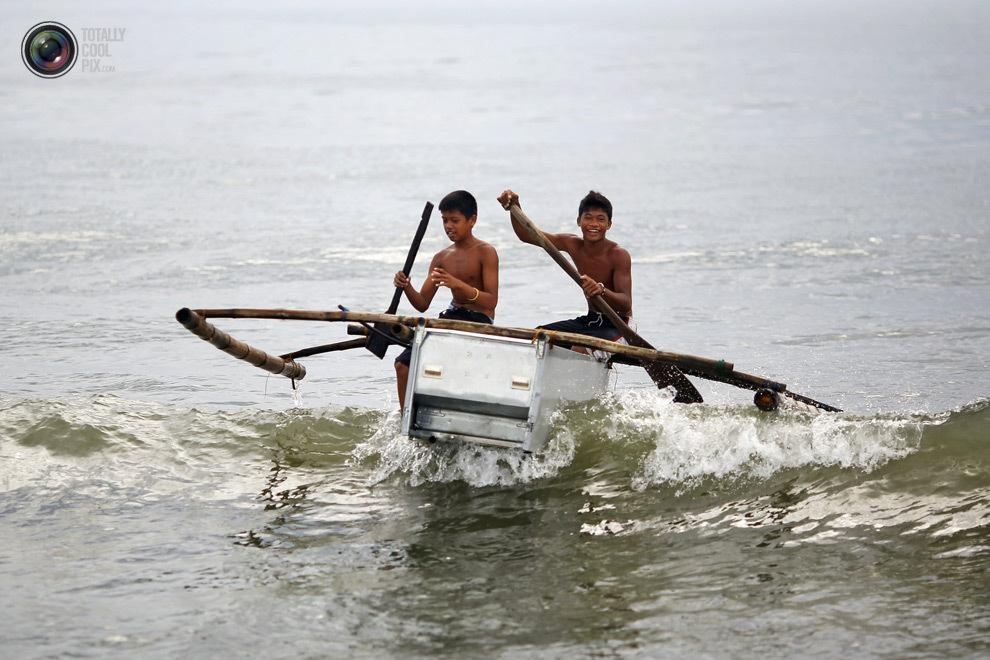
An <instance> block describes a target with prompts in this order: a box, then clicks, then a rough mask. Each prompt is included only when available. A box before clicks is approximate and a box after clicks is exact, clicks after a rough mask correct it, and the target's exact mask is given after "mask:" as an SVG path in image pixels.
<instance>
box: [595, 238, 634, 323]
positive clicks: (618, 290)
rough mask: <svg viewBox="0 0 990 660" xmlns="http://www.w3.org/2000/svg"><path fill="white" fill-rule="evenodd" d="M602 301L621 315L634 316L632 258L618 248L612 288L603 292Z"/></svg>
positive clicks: (614, 257) (615, 255) (613, 265)
mask: <svg viewBox="0 0 990 660" xmlns="http://www.w3.org/2000/svg"><path fill="white" fill-rule="evenodd" d="M602 299H603V300H604V301H605V302H607V303H608V304H609V306H611V307H612V309H614V310H615V311H616V312H617V313H618V314H619V315H621V316H629V315H630V314H632V258H631V257H630V256H629V252H628V251H626V250H625V249H623V248H620V247H617V248H615V250H614V251H613V259H612V288H611V289H604V290H603V291H602Z"/></svg>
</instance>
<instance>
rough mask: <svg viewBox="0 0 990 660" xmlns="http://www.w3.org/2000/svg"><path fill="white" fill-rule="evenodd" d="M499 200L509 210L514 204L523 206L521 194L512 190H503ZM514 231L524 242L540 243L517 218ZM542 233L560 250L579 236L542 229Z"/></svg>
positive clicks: (513, 227) (513, 226) (513, 222)
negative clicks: (520, 200)
mask: <svg viewBox="0 0 990 660" xmlns="http://www.w3.org/2000/svg"><path fill="white" fill-rule="evenodd" d="M498 202H499V204H501V205H502V208H503V209H505V210H506V211H508V210H509V207H510V206H513V205H515V206H518V207H519V208H522V206H521V205H520V204H519V195H517V194H516V193H514V192H513V191H511V190H504V191H502V194H501V195H499V196H498ZM510 219H511V216H510ZM512 231H514V232H515V233H516V237H517V238H518V239H519V240H520V241H522V242H523V243H529V244H530V245H539V243H537V242H536V241H535V240H533V237H532V236H530V234H529V232H528V231H527V230H526V228H525V227H523V226H522V225H520V224H519V223H518V222H516V221H515V220H512ZM540 233H541V234H543V236H544V238H546V240H548V241H550V243H551V244H553V246H554V247H555V248H557V249H558V250H566V249H567V247H568V241H571V240H577V236H575V235H574V234H551V233H550V232H548V231H542V230H540Z"/></svg>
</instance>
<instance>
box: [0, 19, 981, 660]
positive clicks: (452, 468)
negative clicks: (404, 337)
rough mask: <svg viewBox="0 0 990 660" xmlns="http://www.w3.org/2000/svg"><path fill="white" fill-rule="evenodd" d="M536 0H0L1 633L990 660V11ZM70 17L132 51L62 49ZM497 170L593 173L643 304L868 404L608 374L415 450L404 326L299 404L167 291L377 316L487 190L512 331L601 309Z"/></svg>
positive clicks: (193, 644)
mask: <svg viewBox="0 0 990 660" xmlns="http://www.w3.org/2000/svg"><path fill="white" fill-rule="evenodd" d="M531 5H532V3H522V2H505V3H494V2H479V3H474V4H472V5H471V6H470V7H466V6H462V4H460V3H453V2H441V1H439V0H437V1H433V2H424V3H416V4H408V3H406V4H403V3H398V2H386V1H379V2H371V3H339V4H332V5H329V6H324V4H321V3H315V2H300V3H293V4H291V5H289V6H285V7H282V6H279V7H276V6H274V5H271V6H269V5H266V4H263V3H255V2H252V3H236V4H235V3H221V4H215V5H210V6H209V7H205V6H201V5H199V4H195V3H189V2H180V3H173V4H169V5H167V6H155V7H146V8H144V7H141V8H139V7H135V6H131V5H129V4H126V3H122V2H119V3H113V2H98V3H90V4H89V5H87V6H86V7H80V6H78V5H74V4H69V3H55V4H53V5H48V6H46V7H45V9H44V12H45V13H44V14H38V11H39V10H38V9H37V8H35V7H33V6H30V5H23V4H14V3H5V4H4V11H3V12H2V15H3V18H2V19H0V43H3V44H6V46H5V47H4V48H3V49H0V53H6V55H3V56H0V358H2V365H3V370H2V374H3V375H2V376H0V534H2V538H3V539H4V540H5V543H4V544H3V545H2V546H0V585H2V586H3V587H4V588H5V590H6V592H7V593H8V599H9V603H10V606H9V607H8V609H7V611H6V616H4V617H3V621H2V622H0V649H2V652H3V655H4V656H5V657H17V658H35V657H37V658H43V657H45V658H46V657H63V656H71V657H135V656H136V657H174V656H176V655H178V654H183V655H189V656H192V657H214V656H224V657H228V656H234V657H242V656H243V657H260V656H272V657H337V656H355V657H410V656H412V657H416V656H433V655H442V656H448V657H505V658H515V657H541V658H542V657H565V656H566V657H574V656H576V657H601V656H605V657H610V656H621V657H626V656H630V657H683V656H685V655H689V654H692V655H699V656H701V657H726V656H729V657H793V656H795V655H799V654H808V655H812V656H815V657H898V658H901V657H981V656H983V655H985V654H986V653H987V652H988V650H990V597H988V593H990V576H988V566H990V476H988V469H990V445H988V443H990V379H988V377H987V373H988V369H990V358H988V356H990V286H988V280H990V266H988V260H987V256H986V255H987V254H988V253H990V236H988V229H987V217H988V215H990V192H988V191H990V185H988V184H990V155H988V154H990V84H988V81H987V78H986V73H985V72H986V71H987V69H988V65H990V52H988V50H990V49H988V46H987V44H990V8H988V7H987V6H986V5H985V3H980V2H967V1H964V0H946V1H941V2H934V1H924V2H919V3H912V4H911V6H902V4H901V3H896V2H871V3H868V4H864V3H853V2H829V3H825V2H811V1H804V2H787V3H785V2H775V1H771V0H759V1H757V2H747V3H742V2H729V1H725V2H718V3H709V4H705V5H704V6H703V7H697V6H695V5H694V4H691V3H686V2H658V3H648V2H620V3H614V4H613V5H601V4H600V3H590V2H576V3H563V2H561V3H550V4H546V5H544V4H541V5H540V6H538V7H537V6H531ZM42 20H57V21H60V22H62V23H64V24H66V25H68V26H69V27H70V28H72V29H73V30H74V31H75V32H76V35H77V37H78V36H81V35H82V34H83V28H86V27H109V28H123V29H125V32H124V37H123V41H119V42H112V43H109V44H108V46H109V51H108V54H106V55H104V58H103V59H104V62H103V64H104V65H112V66H113V71H103V72H93V71H90V70H84V68H83V63H82V62H80V63H77V65H76V68H74V69H73V70H72V71H71V72H70V73H69V74H67V75H66V76H64V77H62V78H59V79H56V80H42V79H40V78H37V77H35V76H32V75H31V74H30V73H28V71H27V70H26V69H25V68H24V66H23V64H22V63H21V62H20V61H19V56H18V55H17V50H18V45H19V44H20V42H21V39H22V38H23V36H24V33H25V32H26V31H27V30H28V29H29V28H30V27H31V26H33V25H34V24H36V23H38V22H40V21H42ZM77 28H78V29H77ZM505 187H512V188H513V189H514V190H516V191H518V192H519V193H520V194H521V196H522V201H523V205H524V208H525V209H526V210H527V213H528V214H529V215H530V217H532V218H533V220H534V221H536V222H537V223H538V224H540V225H541V226H542V227H543V228H545V229H548V230H551V231H566V230H567V229H568V227H571V226H573V222H574V216H575V213H576V206H577V201H578V200H579V199H580V198H581V197H582V196H583V195H584V194H585V193H586V192H587V191H588V190H589V189H596V190H601V191H602V192H603V193H605V194H606V195H608V196H609V197H610V198H611V199H612V201H613V204H614V206H615V222H614V225H613V228H612V230H611V232H610V236H611V237H612V238H614V239H615V240H616V241H618V242H619V243H620V244H622V245H624V246H626V247H627V248H628V249H629V250H630V252H631V254H632V256H633V286H634V315H635V318H636V322H637V328H638V331H639V333H640V334H641V335H643V336H644V337H646V338H647V339H649V340H650V341H651V342H652V343H654V344H655V345H656V346H657V347H658V348H662V349H665V350H670V351H677V352H683V353H691V354H697V355H703V356H708V357H713V358H725V359H727V360H730V361H732V362H734V363H735V365H736V368H737V369H739V370H741V371H745V372H749V373H755V374H761V375H765V376H767V377H768V378H772V379H774V380H778V381H782V382H785V383H787V384H788V386H789V388H790V389H791V390H793V391H795V392H799V393H801V394H805V395H808V396H811V397H813V398H815V399H819V400H822V401H825V402H827V403H830V404H833V405H836V406H838V407H840V408H842V409H843V410H844V411H845V412H843V413H841V414H834V415H833V414H816V413H812V412H808V411H803V410H797V409H789V410H784V411H782V412H780V413H779V414H776V415H769V416H768V415H763V414H761V413H759V412H758V411H757V410H756V409H755V408H754V407H753V406H752V404H751V403H750V401H751V394H752V393H751V392H748V391H739V390H735V389H733V388H730V387H728V386H725V385H722V384H718V383H710V382H705V381H696V382H697V385H698V387H699V389H700V391H701V392H702V394H703V395H704V396H705V399H706V403H705V404H704V405H701V406H694V407H684V406H679V405H676V404H673V403H671V401H670V396H669V394H668V393H665V392H658V391H657V390H656V389H655V388H654V387H653V386H652V384H651V383H650V381H649V379H648V378H647V377H646V376H645V374H643V373H642V372H640V371H638V370H636V369H634V368H631V367H619V368H618V369H617V372H618V373H617V377H616V379H615V385H614V388H613V391H612V392H611V393H610V394H609V395H608V396H607V397H606V398H605V399H604V400H602V401H595V402H592V403H589V404H583V405H577V406H571V407H569V408H567V409H564V410H561V411H559V413H557V415H556V417H555V420H554V424H553V431H552V433H551V441H550V445H549V447H548V450H547V451H546V452H545V454H543V455H541V456H536V457H523V456H520V455H517V454H514V453H512V452H509V451H503V450H492V449H479V448H473V447H462V448H456V447H427V446H423V445H420V444H416V443H413V442H411V441H409V440H407V439H405V438H403V437H402V436H401V435H400V434H399V433H398V426H399V420H398V415H397V412H396V407H397V403H396V397H395V391H394V376H393V372H392V367H391V364H390V360H389V359H386V360H384V361H378V360H377V359H375V358H374V357H373V356H371V355H370V354H368V353H366V352H363V351H362V352H357V351H351V352H347V353H339V354H334V355H332V356H322V357H314V358H311V359H309V360H307V361H306V362H305V364H306V366H307V369H308V372H309V373H308V375H307V377H306V379H305V380H304V381H302V382H301V384H300V389H299V391H298V392H295V393H294V392H293V391H292V389H291V387H290V385H289V383H288V381H286V380H285V379H281V378H278V377H275V376H268V375H267V374H265V373H264V372H261V371H259V370H257V369H254V368H253V367H250V366H248V365H246V364H243V363H240V362H237V361H236V360H234V359H232V358H231V357H229V356H227V355H225V354H223V353H221V352H219V351H217V350H215V349H214V348H212V347H211V346H209V345H207V344H206V343H204V342H202V341H200V340H199V339H197V338H195V337H194V336H192V335H191V334H189V333H188V332H187V331H186V330H184V329H183V328H182V327H181V326H179V325H178V324H177V323H176V322H175V320H174V313H175V311H176V310H177V309H179V308H180V307H184V306H189V307H194V308H209V307H287V308H298V309H329V310H332V309H336V306H337V305H338V304H343V305H346V306H347V307H349V308H351V309H360V310H369V311H382V310H384V308H385V307H386V306H387V304H388V302H389V300H390V298H391V294H392V290H391V280H392V274H393V273H394V272H395V271H396V270H398V269H399V268H400V267H401V264H402V261H403V259H404V256H405V252H406V249H407V247H408V244H409V242H410V241H411V239H412V235H413V233H414V231H415V227H416V224H417V222H418V218H419V213H420V211H421V209H422V206H423V203H424V202H425V201H426V200H432V201H433V202H434V203H436V202H438V201H439V199H440V198H441V197H442V196H443V195H444V194H445V193H446V192H448V191H450V190H453V189H458V188H465V189H468V190H471V191H472V192H474V193H475V195H476V196H477V198H478V200H479V205H480V209H479V221H478V225H477V229H476V234H477V235H478V236H479V237H481V238H483V239H485V240H487V241H489V242H491V243H492V244H493V245H495V247H496V248H497V249H498V250H499V255H500V260H501V272H500V276H501V289H500V302H499V307H498V310H497V319H496V320H497V322H498V323H499V324H502V325H510V326H524V327H531V326H533V325H536V324H538V323H541V322H545V321H547V320H552V319H557V318H564V317H567V316H570V315H574V314H576V313H578V312H579V311H580V310H581V307H582V304H583V299H582V297H581V295H580V292H579V291H578V290H577V289H576V288H575V287H574V285H573V284H572V283H571V282H570V281H569V280H568V279H567V278H566V276H565V275H564V274H563V273H561V272H560V271H559V269H558V268H557V267H556V266H555V265H554V264H553V263H552V262H551V261H550V260H549V259H548V258H547V257H546V255H545V254H543V253H542V252H541V251H539V250H538V249H537V248H533V247H531V246H527V245H523V244H521V243H519V242H518V241H517V240H516V239H515V237H514V235H513V234H512V231H511V227H510V226H509V223H508V219H507V216H506V214H505V212H504V211H502V209H501V208H500V207H499V206H498V204H497V203H496V202H495V197H496V196H497V195H498V193H499V192H501V190H502V189H504V188H505ZM445 244H446V238H445V237H444V236H443V235H442V233H441V232H440V229H439V223H438V222H436V219H435V220H434V223H433V225H432V226H431V228H430V230H429V231H428V233H427V238H426V239H425V240H424V242H423V246H422V248H421V251H420V258H419V260H418V261H417V265H416V267H415V268H414V270H413V279H414V281H417V282H418V281H420V279H421V278H422V275H423V271H424V268H425V265H426V263H427V262H428V257H429V255H430V254H432V253H433V252H435V251H437V250H438V249H440V248H441V247H443V246H444V245H445ZM438 304H439V301H438ZM410 311H411V308H409V307H408V306H407V305H406V306H402V307H400V312H406V313H408V312H410ZM217 325H218V326H219V327H221V328H222V329H224V330H227V331H229V332H230V333H231V334H233V335H234V336H236V337H238V338H240V339H243V340H245V341H247V342H249V343H251V344H253V345H256V346H259V347H260V348H263V349H265V350H268V351H269V352H272V353H283V352H288V351H291V350H295V349H298V348H302V347H306V346H311V345H315V344H323V343H327V342H329V341H333V340H334V339H336V338H343V337H344V334H343V333H344V331H343V328H342V327H338V326H334V325H329V326H328V325H325V324H319V323H304V322H276V321H241V320H239V321H222V320H221V321H218V322H217ZM395 350H396V349H392V353H391V354H394V353H395Z"/></svg>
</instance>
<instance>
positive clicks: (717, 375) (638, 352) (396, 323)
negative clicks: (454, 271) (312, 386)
mask: <svg viewBox="0 0 990 660" xmlns="http://www.w3.org/2000/svg"><path fill="white" fill-rule="evenodd" d="M175 317H176V319H177V320H178V321H179V322H180V323H182V325H184V326H185V327H187V328H189V330H190V331H192V332H193V333H194V334H196V335H198V336H200V337H203V338H204V339H206V340H207V341H209V342H210V343H211V344H213V345H214V346H217V347H218V348H220V349H221V350H223V351H224V352H227V353H230V354H231V355H233V356H234V357H237V358H240V359H244V360H247V361H248V362H251V364H255V365H256V366H260V367H261V368H262V369H266V370H267V371H271V372H272V373H281V371H280V370H278V363H277V362H268V363H266V362H265V361H263V360H260V359H259V355H258V354H260V355H262V356H265V357H267V358H269V359H270V360H281V358H277V357H275V356H269V355H267V354H266V353H264V352H263V351H259V350H258V349H252V348H251V347H250V346H248V345H247V344H244V343H243V342H239V341H237V340H236V339H233V338H232V337H230V335H227V334H226V333H224V332H223V331H221V330H219V329H217V328H215V327H214V326H213V325H212V324H210V323H208V322H206V321H205V319H208V318H228V319H275V320H282V321H323V322H331V323H332V322H351V321H354V322H360V323H376V324H382V326H379V327H383V326H384V327H385V328H387V329H388V331H389V332H390V333H391V334H393V335H396V336H397V337H398V336H401V335H402V334H404V333H402V331H401V329H402V328H415V327H416V326H418V325H420V324H423V325H424V326H425V327H427V328H436V329H438V330H459V331H461V332H471V333H474V334H479V335H492V336H497V337H509V338H514V339H525V340H529V341H535V340H536V339H538V338H539V337H546V338H547V339H549V340H550V341H551V343H553V344H557V345H561V346H583V347H585V348H591V349H595V350H601V351H606V352H608V353H612V354H613V355H618V356H625V357H626V358H627V359H626V360H622V359H617V360H616V361H617V362H624V361H629V360H635V361H655V362H660V363H664V364H669V365H673V366H676V367H677V368H679V369H681V370H682V371H684V372H685V373H687V374H690V375H692V376H696V377H698V378H705V379H707V380H713V381H716V382H720V383H726V384H728V385H732V386H734V387H739V388H743V389H748V390H754V391H761V390H771V391H773V392H776V393H777V394H780V395H783V396H786V397H788V398H790V399H794V400H795V401H800V402H801V403H805V404H808V405H811V406H814V407H816V408H818V409H820V410H826V411H829V412H841V410H840V409H839V408H836V407H835V406H830V405H829V404H827V403H822V402H821V401H816V400H814V399H811V398H809V397H806V396H802V395H800V394H796V393H794V392H791V391H790V390H788V389H787V385H785V384H784V383H780V382H777V381H773V380H770V379H769V378H764V377H762V376H756V375H753V374H748V373H744V372H741V371H736V370H735V365H733V363H731V362H727V361H725V360H713V359H711V358H705V357H699V356H697V355H688V354H685V353H672V352H669V351H660V350H656V349H653V348H643V347H640V346H630V345H628V344H617V343H615V342H612V341H608V340H605V339H599V338H597V337H589V336H587V335H579V334H575V333H571V332H556V331H552V330H541V329H532V328H508V327H503V326H497V325H488V324H485V323H472V322H470V321H456V320H450V319H431V318H425V317H421V316H401V315H395V314H378V313H375V312H352V311H318V310H304V309H256V308H231V309H196V310H191V309H187V308H183V309H180V310H179V311H178V312H177V313H176V315H175ZM206 328H208V330H207V329H206ZM216 334H219V335H222V336H223V337H225V338H226V340H227V341H226V343H224V341H223V340H216V341H215V340H213V339H212V338H211V337H214V336H215V335H216ZM204 335H205V336H204ZM362 341H363V340H361V339H358V340H352V341H351V342H346V343H347V344H350V345H348V346H346V347H347V348H352V347H354V348H356V347H358V346H362V345H363V344H362V343H361V342H362ZM231 342H236V343H237V344H239V345H240V346H242V347H243V348H241V349H239V350H237V351H236V352H235V351H233V350H228V349H227V346H228V345H229V344H230V343H231ZM221 344H223V345H221ZM340 344H341V348H344V347H345V342H340ZM244 348H246V349H249V350H252V351H255V352H256V353H255V358H254V359H248V358H247V357H242V355H246V351H245V350H244ZM318 348H325V347H318ZM310 350H311V349H304V350H303V351H296V352H295V353H289V354H286V355H287V356H290V355H291V356H299V355H301V354H302V353H304V352H307V353H308V352H309V351H310ZM259 362H260V364H259ZM284 362H285V363H287V364H291V365H294V366H295V367H297V368H298V369H300V370H301V373H302V375H305V373H306V372H305V369H304V368H303V366H302V365H299V364H296V363H294V362H291V361H290V360H284ZM265 364H268V365H269V366H265ZM282 368H283V369H284V368H285V367H284V366H283V367H282ZM282 375H288V374H282ZM302 375H300V376H296V378H297V379H299V378H302ZM289 377H290V378H291V377H292V376H291V375H289Z"/></svg>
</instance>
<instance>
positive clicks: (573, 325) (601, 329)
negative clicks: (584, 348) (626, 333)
mask: <svg viewBox="0 0 990 660" xmlns="http://www.w3.org/2000/svg"><path fill="white" fill-rule="evenodd" d="M539 327H540V328H542V329H544V330H556V331H557V332H573V333H575V334H579V335H588V336H589V337H598V338H599V339H607V340H609V341H615V340H616V339H618V338H620V337H621V336H622V333H621V332H619V329H618V328H616V327H615V326H614V325H612V322H611V321H609V320H608V319H607V318H605V317H604V316H602V314H600V313H599V312H591V313H590V314H585V315H584V316H579V317H577V318H576V319H568V320H566V321H556V322H555V323H548V324H546V325H541V326H539Z"/></svg>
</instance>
